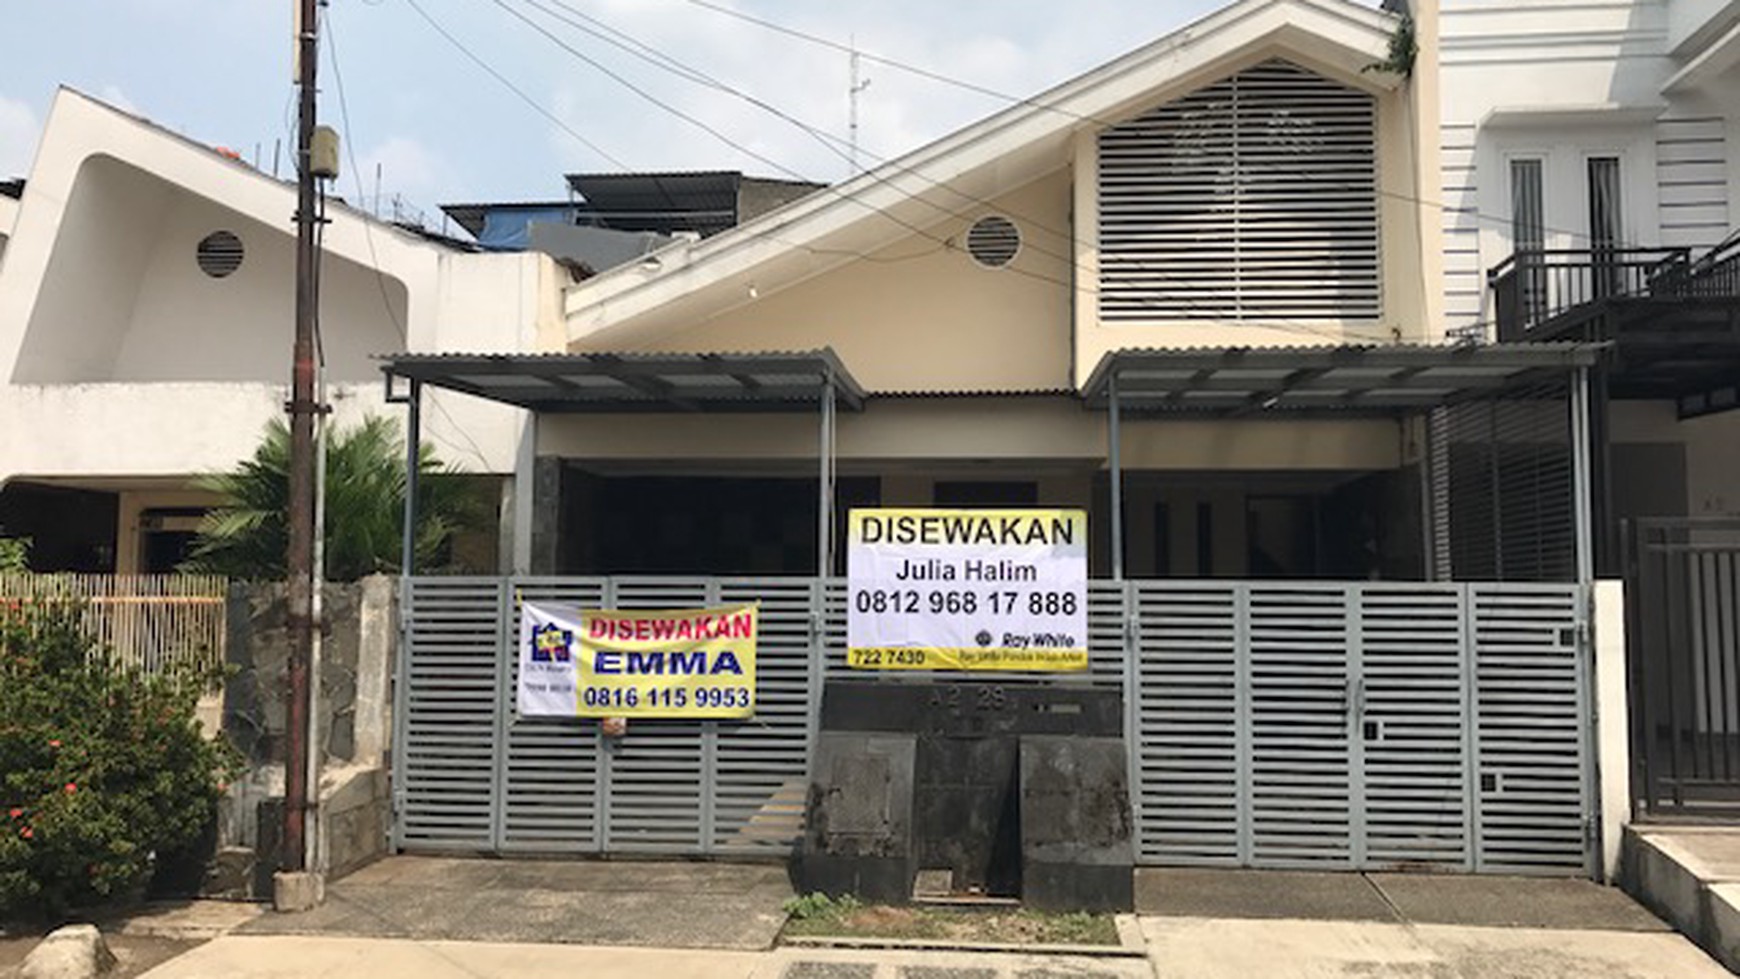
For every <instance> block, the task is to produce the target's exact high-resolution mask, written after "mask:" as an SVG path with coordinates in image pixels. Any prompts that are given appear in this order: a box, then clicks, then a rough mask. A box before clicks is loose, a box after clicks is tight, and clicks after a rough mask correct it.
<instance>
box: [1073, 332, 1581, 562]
mask: <svg viewBox="0 0 1740 979" xmlns="http://www.w3.org/2000/svg"><path fill="white" fill-rule="evenodd" d="M1606 346H1607V344H1602V343H1508V344H1504V343H1501V344H1474V343H1463V344H1456V345H1439V346H1433V345H1408V344H1388V345H1381V346H1380V345H1351V344H1347V345H1341V346H1298V347H1213V348H1201V347H1197V348H1189V347H1186V348H1172V349H1125V350H1113V351H1111V352H1109V353H1107V354H1106V355H1105V356H1104V357H1102V358H1101V359H1100V362H1099V364H1098V365H1096V366H1095V367H1094V370H1093V373H1092V374H1090V375H1089V376H1088V379H1087V383H1086V384H1085V385H1083V388H1082V398H1083V399H1084V400H1085V401H1086V402H1087V404H1088V406H1089V407H1090V408H1103V409H1105V410H1106V415H1107V417H1106V461H1107V468H1108V469H1109V470H1110V477H1111V478H1110V482H1111V517H1112V532H1111V544H1112V554H1111V558H1112V562H1111V563H1112V576H1113V577H1114V578H1117V579H1121V578H1123V576H1124V533H1123V520H1124V513H1123V511H1124V502H1123V482H1124V478H1123V461H1122V454H1121V449H1120V447H1121V443H1122V439H1121V437H1120V435H1119V422H1120V419H1121V417H1122V415H1123V413H1125V412H1132V411H1133V412H1137V413H1140V414H1142V415H1143V416H1145V417H1156V416H1165V417H1193V418H1221V419H1252V420H1284V419H1292V418H1371V417H1377V418H1403V417H1406V416H1409V415H1414V414H1419V413H1422V412H1426V411H1430V410H1431V409H1433V408H1437V407H1440V406H1443V405H1450V404H1456V403H1458V402H1461V401H1467V400H1472V399H1475V398H1482V397H1495V396H1498V395H1500V394H1503V393H1505V392H1516V391H1526V390H1528V389H1530V388H1536V389H1538V388H1540V387H1542V386H1544V385H1549V384H1558V383H1563V382H1567V381H1568V382H1570V383H1569V385H1568V387H1569V390H1570V398H1569V400H1570V423H1571V456H1572V465H1571V469H1572V480H1573V486H1574V489H1573V496H1574V499H1573V501H1572V506H1573V511H1574V518H1573V520H1574V527H1575V529H1574V536H1575V538H1576V542H1577V544H1576V546H1577V578H1578V580H1579V581H1581V582H1585V583H1586V582H1589V581H1591V580H1593V578H1594V564H1593V558H1592V556H1591V555H1592V550H1593V537H1594V532H1593V525H1592V524H1593V518H1592V499H1591V490H1590V486H1591V475H1590V458H1589V431H1590V426H1589V410H1590V409H1589V369H1590V368H1592V367H1594V366H1595V365H1596V364H1598V363H1599V362H1600V359H1601V356H1602V354H1603V351H1604V349H1605V348H1606ZM1421 499H1422V503H1423V504H1425V502H1426V501H1427V500H1428V499H1429V496H1428V494H1425V493H1422V495H1421Z"/></svg>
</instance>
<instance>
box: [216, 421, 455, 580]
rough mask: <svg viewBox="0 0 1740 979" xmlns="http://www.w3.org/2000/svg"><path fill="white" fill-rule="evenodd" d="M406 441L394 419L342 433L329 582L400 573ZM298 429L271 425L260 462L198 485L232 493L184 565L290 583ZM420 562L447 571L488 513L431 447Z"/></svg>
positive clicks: (332, 458)
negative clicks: (451, 555) (456, 543)
mask: <svg viewBox="0 0 1740 979" xmlns="http://www.w3.org/2000/svg"><path fill="white" fill-rule="evenodd" d="M404 446H405V443H404V439H403V438H401V437H400V435H399V429H398V426H397V425H396V424H395V423H394V422H392V421H391V420H390V419H386V418H378V417H370V418H367V419H365V420H364V421H363V422H362V423H361V424H360V425H357V426H356V427H354V428H350V429H345V430H336V431H334V432H332V433H331V434H330V435H329V436H328V438H327V445H326V541H325V543H326V552H325V565H326V578H327V580H329V581H352V580H355V579H357V578H361V577H363V576H364V575H368V574H373V573H375V572H389V573H390V572H395V571H397V570H399V560H400V528H401V527H403V525H404V522H403V521H404V505H405V447H404ZM289 469H290V430H289V428H288V427H287V426H286V425H285V424H284V423H283V422H282V421H274V422H272V423H271V424H270V425H269V426H267V428H266V436H265V438H264V440H262V441H261V443H260V446H259V448H258V449H256V450H255V451H254V455H253V458H251V459H246V460H243V461H242V462H241V463H240V464H239V465H237V467H236V468H235V469H234V470H232V471H230V472H225V473H214V474H212V475H209V476H205V477H202V478H200V479H199V480H197V481H196V482H195V485H196V486H198V487H199V488H200V489H204V490H208V491H210V492H213V493H216V494H218V495H219V496H220V497H222V499H223V502H222V503H220V504H219V505H218V506H216V507H215V508H213V509H212V510H211V511H210V512H208V513H207V514H206V515H205V518H204V519H203V520H202V521H201V522H200V526H199V537H198V539H197V540H196V541H195V542H194V545H193V550H192V552H191V553H190V555H189V557H188V560H187V562H186V563H185V564H184V565H183V568H184V569H185V570H188V571H193V572H197V573H201V574H222V575H228V576H230V577H233V578H245V579H255V580H262V579H281V578H283V577H284V555H285V552H286V549H287V548H288V545H289V539H290V535H289V528H288V524H287V522H286V519H285V515H286V514H287V513H288V511H289V495H290V480H289ZM418 470H419V473H420V475H419V479H418V483H417V486H418V494H417V495H418V500H417V532H416V540H415V547H416V559H417V569H418V570H419V571H429V570H440V569H441V568H442V567H443V566H444V565H446V564H447V560H446V558H445V554H446V552H447V551H448V550H449V544H450V543H451V542H452V540H453V538H454V536H455V535H457V534H458V533H460V532H461V531H464V530H468V529H471V528H473V527H475V526H477V524H478V523H479V520H480V518H481V517H482V516H483V505H482V500H481V499H480V498H479V497H478V495H477V493H476V490H475V488H474V487H473V486H471V485H468V481H467V480H465V479H464V478H463V477H462V476H460V474H459V471H458V470H457V469H456V468H454V467H452V466H447V465H444V464H443V463H441V462H440V461H439V460H438V459H436V457H435V452H434V450H433V449H432V448H430V447H429V446H428V445H427V444H425V445H422V446H420V447H419V450H418Z"/></svg>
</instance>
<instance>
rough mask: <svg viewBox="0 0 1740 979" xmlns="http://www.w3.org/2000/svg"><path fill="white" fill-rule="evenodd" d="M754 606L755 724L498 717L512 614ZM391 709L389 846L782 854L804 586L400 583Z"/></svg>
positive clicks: (796, 740)
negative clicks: (607, 728) (562, 607)
mask: <svg viewBox="0 0 1740 979" xmlns="http://www.w3.org/2000/svg"><path fill="white" fill-rule="evenodd" d="M522 599H524V600H532V601H536V600H538V599H544V600H553V601H563V602H574V603H578V604H581V605H584V606H589V607H605V608H684V607H703V606H710V605H719V604H727V603H734V602H744V601H758V602H760V603H761V622H760V640H759V644H758V653H757V669H756V672H757V678H756V686H757V689H756V699H757V708H756V712H755V716H754V717H753V718H750V719H748V720H744V721H698V722H697V721H635V722H633V726H632V731H631V735H630V736H629V737H626V738H622V739H619V740H615V741H610V742H607V741H606V739H604V738H603V737H601V736H600V734H599V733H598V725H597V724H590V723H582V722H580V721H579V720H578V719H576V720H567V719H564V718H520V717H516V716H514V703H513V690H514V686H515V683H516V682H517V679H518V678H517V677H516V675H515V671H516V670H517V668H518V658H517V657H516V656H515V655H513V650H514V642H515V637H517V636H518V635H519V603H520V601H521V600H522ZM407 600H408V604H407V607H406V608H405V610H404V615H405V636H406V640H407V642H406V647H405V649H404V652H405V655H403V656H401V657H400V661H399V668H398V689H397V691H396V695H395V712H394V724H395V740H394V744H395V751H396V755H397V757H396V766H395V772H394V783H393V795H394V807H395V810H396V812H397V819H396V820H395V823H394V831H393V836H394V844H395V846H397V847H398V848H400V849H409V850H419V851H442V850H457V851H465V852H480V853H481V852H490V853H527V854H530V853H607V852H608V853H636V852H640V853H660V854H694V855H703V854H738V855H743V854H755V853H766V852H773V853H783V852H784V851H785V850H786V849H787V848H789V847H790V845H791V842H792V841H793V840H794V839H795V838H796V836H797V833H798V831H799V830H800V829H801V827H802V820H803V807H804V794H805V791H806V787H805V786H806V782H805V775H806V771H807V767H806V766H807V762H808V755H809V746H810V740H811V733H812V729H813V725H814V712H813V710H812V709H811V708H812V705H813V704H815V703H816V702H817V701H818V699H819V696H820V683H821V661H822V656H821V650H822V643H821V635H822V622H821V619H820V615H819V611H820V608H821V604H822V603H821V595H820V584H819V583H818V582H817V581H815V580H813V579H805V578H790V579H780V578H771V579H756V580H753V581H748V580H733V579H721V578H668V577H660V578H608V579H607V578H413V579H411V581H410V582H409V583H408V595H407Z"/></svg>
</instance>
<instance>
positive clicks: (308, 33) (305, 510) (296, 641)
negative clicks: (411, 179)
mask: <svg viewBox="0 0 1740 979" xmlns="http://www.w3.org/2000/svg"><path fill="white" fill-rule="evenodd" d="M294 2H295V3H297V4H298V8H297V9H298V16H297V27H298V32H297V38H296V44H297V74H298V78H297V85H298V87H299V89H300V92H299V95H300V108H299V110H298V113H297V124H296V343H295V352H294V357H293V360H292V368H291V375H290V404H289V406H288V407H289V411H290V501H289V507H290V513H289V515H288V519H289V524H290V527H289V531H290V542H289V548H288V552H287V553H286V555H285V576H286V582H285V584H286V591H287V592H288V598H289V601H290V610H289V611H290V614H289V619H290V622H289V625H290V661H289V677H288V681H289V682H288V696H289V701H290V702H289V705H288V707H289V709H288V710H287V711H286V717H285V726H286V734H287V735H288V742H289V747H288V751H287V752H286V755H287V757H286V758H285V769H284V839H283V844H284V852H283V862H282V869H283V870H284V871H285V872H287V873H291V874H295V873H298V872H302V871H306V870H308V869H310V868H309V867H308V866H307V852H306V850H305V847H304V829H305V826H306V822H307V818H308V808H309V807H308V793H309V785H308V751H309V744H308V704H309V697H308V690H309V687H308V684H309V677H308V664H309V661H310V659H311V656H312V650H313V641H314V631H313V629H314V415H315V412H317V411H318V410H319V406H318V405H317V404H316V402H315V399H314V321H315V315H316V312H317V310H318V308H319V302H320V297H319V295H318V285H317V279H316V277H315V263H316V261H317V260H318V257H319V256H318V255H317V254H316V252H315V249H316V247H318V246H317V245H316V237H315V232H316V230H317V228H316V221H317V220H318V218H317V216H316V214H315V175H314V166H313V162H314V161H313V143H314V126H315V87H314V76H315V69H316V67H317V66H318V65H319V62H320V46H319V32H320V9H319V8H320V4H319V0H294Z"/></svg>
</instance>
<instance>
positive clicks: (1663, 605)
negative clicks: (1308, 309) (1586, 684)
mask: <svg viewBox="0 0 1740 979" xmlns="http://www.w3.org/2000/svg"><path fill="white" fill-rule="evenodd" d="M1442 28H1443V31H1442V32H1443V42H1442V43H1443V52H1444V54H1443V137H1442V144H1441V145H1442V149H1443V198H1444V201H1445V203H1446V205H1447V206H1446V209H1445V212H1444V235H1445V265H1446V268H1445V305H1446V311H1447V316H1448V320H1449V325H1450V332H1451V333H1452V334H1455V335H1460V336H1464V337H1468V338H1471V339H1484V340H1496V341H1498V342H1500V343H1517V342H1563V341H1567V340H1570V341H1600V342H1605V343H1608V344H1611V348H1610V350H1609V351H1608V354H1607V356H1606V358H1605V363H1604V366H1603V369H1602V370H1601V371H1600V372H1599V373H1598V374H1597V375H1596V387H1595V394H1596V397H1595V401H1594V405H1593V414H1594V420H1595V433H1596V444H1595V447H1594V448H1595V451H1594V452H1593V455H1594V457H1595V460H1596V465H1595V470H1594V497H1593V506H1594V509H1595V520H1596V524H1597V529H1598V543H1599V549H1598V552H1597V556H1598V564H1599V566H1600V568H1601V569H1602V572H1603V573H1604V574H1608V575H1612V576H1620V575H1623V576H1624V577H1625V579H1626V586H1627V589H1628V601H1627V605H1628V609H1629V610H1630V611H1631V619H1630V621H1629V623H1628V640H1629V643H1630V659H1631V667H1632V671H1633V672H1632V676H1631V678H1630V682H1631V692H1632V696H1633V704H1632V712H1633V728H1632V731H1633V736H1634V750H1633V757H1632V762H1633V773H1632V777H1633V780H1634V784H1635V785H1637V786H1638V790H1637V800H1638V804H1639V809H1640V811H1646V812H1651V813H1672V814H1676V815H1683V814H1686V813H1691V814H1694V815H1697V816H1700V817H1709V816H1712V815H1727V816H1730V817H1732V816H1733V815H1734V814H1735V812H1736V811H1737V807H1736V806H1735V805H1734V802H1733V800H1734V799H1735V798H1737V797H1740V779H1737V778H1736V775H1735V772H1736V771H1740V703H1737V702H1736V700H1735V695H1734V677H1735V676H1737V675H1740V637H1737V636H1736V633H1735V631H1734V629H1733V625H1732V624H1733V622H1735V621H1736V617H1737V616H1740V584H1737V581H1740V579H1737V578H1736V575H1735V569H1736V567H1737V566H1740V565H1737V564H1736V562H1737V561H1740V520H1736V519H1734V518H1736V517H1740V452H1736V451H1735V449H1736V446H1740V412H1736V411H1735V410H1734V409H1735V408H1737V407H1740V152H1737V150H1740V2H1736V0H1671V2H1669V0H1631V2H1622V3H1608V4H1597V5H1585V6H1579V7H1577V8H1576V13H1575V16H1573V15H1572V13H1571V12H1570V9H1569V8H1567V7H1566V6H1565V5H1564V4H1562V3H1555V2H1549V0H1512V2H1463V0H1447V2H1446V3H1445V9H1444V11H1443V18H1442ZM1456 421H1459V422H1461V423H1464V427H1466V428H1480V427H1484V428H1486V429H1487V430H1488V431H1490V432H1491V433H1492V437H1491V444H1492V449H1491V453H1490V454H1491V455H1492V456H1493V457H1498V456H1501V455H1505V454H1509V455H1510V456H1512V457H1521V456H1524V455H1529V454H1532V453H1531V450H1530V445H1531V443H1537V442H1538V441H1539V439H1540V438H1541V437H1542V435H1543V432H1544V428H1543V426H1542V425H1541V424H1540V422H1541V419H1540V418H1538V417H1536V418H1534V419H1529V418H1526V417H1524V416H1523V415H1522V414H1521V413H1519V412H1516V411H1511V412H1509V413H1500V412H1496V411H1494V412H1490V413H1486V414H1481V413H1478V412H1475V413H1464V414H1463V416H1462V417H1461V418H1459V419H1456ZM1467 468H1468V469H1469V470H1470V472H1471V473H1476V474H1479V473H1478V470H1479V467H1478V466H1469V467H1467ZM1492 468H1493V470H1494V472H1495V473H1496V468H1497V467H1492ZM1515 468H1516V467H1513V469H1515ZM1517 475H1518V478H1516V479H1513V480H1512V481H1511V483H1510V484H1509V486H1510V487H1512V488H1513V490H1514V491H1512V492H1510V493H1508V494H1506V493H1503V492H1500V489H1499V486H1500V482H1501V479H1500V478H1499V476H1497V475H1496V474H1495V475H1494V477H1493V478H1492V479H1491V480H1490V484H1491V486H1492V487H1493V489H1492V491H1491V492H1489V493H1488V492H1484V491H1482V490H1480V489H1479V488H1478V486H1477V485H1476V483H1477V482H1478V480H1476V479H1473V478H1471V479H1468V480H1465V481H1464V489H1465V492H1464V493H1463V497H1464V498H1467V497H1469V496H1470V495H1472V496H1482V497H1484V498H1485V499H1487V500H1488V501H1491V502H1492V505H1493V507H1494V508H1495V509H1502V508H1504V507H1505V506H1506V505H1507V504H1508V505H1509V508H1510V509H1511V510H1512V511H1521V510H1523V509H1525V508H1526V504H1527V497H1528V495H1529V490H1528V488H1527V486H1526V485H1525V483H1526V474H1521V473H1519V474H1517ZM1533 495H1534V496H1535V497H1537V498H1538V497H1539V496H1540V494H1539V493H1535V494H1533ZM1551 505H1552V504H1550V503H1548V504H1546V507H1545V508H1550V506H1551ZM1541 509H1543V507H1540V506H1537V507H1535V510H1536V511H1537V512H1538V511H1539V510H1541ZM1519 517H1522V518H1523V519H1527V517H1526V516H1524V515H1522V514H1521V513H1520V512H1519ZM1504 522H1505V521H1504V520H1495V523H1504ZM1513 522H1514V520H1513ZM1495 549H1496V548H1495Z"/></svg>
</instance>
